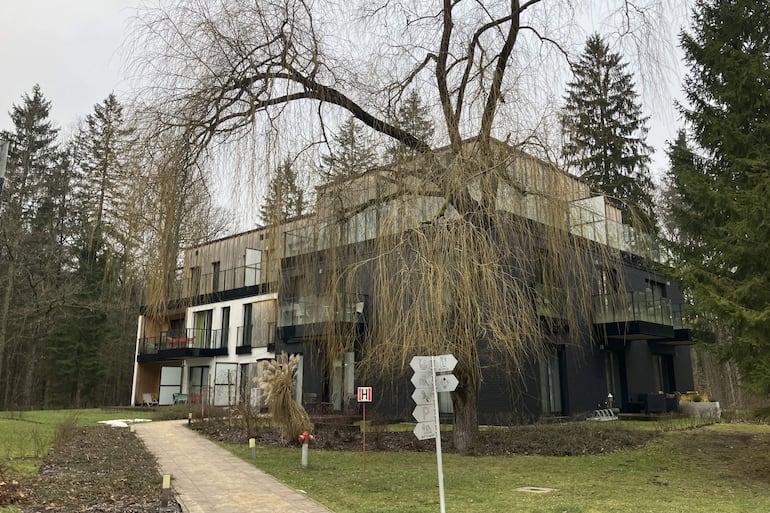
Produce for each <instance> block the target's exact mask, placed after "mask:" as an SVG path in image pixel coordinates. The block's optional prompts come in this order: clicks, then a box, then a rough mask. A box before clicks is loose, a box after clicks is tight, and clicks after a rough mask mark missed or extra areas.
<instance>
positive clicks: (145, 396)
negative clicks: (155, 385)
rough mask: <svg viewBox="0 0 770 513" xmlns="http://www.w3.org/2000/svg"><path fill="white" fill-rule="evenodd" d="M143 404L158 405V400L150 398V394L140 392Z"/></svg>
mask: <svg viewBox="0 0 770 513" xmlns="http://www.w3.org/2000/svg"><path fill="white" fill-rule="evenodd" d="M142 405H143V406H158V400H157V399H153V398H152V394H147V393H145V394H142Z"/></svg>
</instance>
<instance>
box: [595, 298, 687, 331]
mask: <svg viewBox="0 0 770 513" xmlns="http://www.w3.org/2000/svg"><path fill="white" fill-rule="evenodd" d="M594 325H595V326H596V327H597V328H598V329H599V330H600V333H601V335H603V336H605V337H607V338H610V339H611V338H616V339H623V340H663V339H673V338H674V337H675V335H676V334H675V330H674V317H673V314H672V308H671V301H670V300H669V299H667V298H662V297H655V296H653V295H652V294H650V293H648V292H626V293H620V294H602V295H599V296H596V297H595V298H594Z"/></svg>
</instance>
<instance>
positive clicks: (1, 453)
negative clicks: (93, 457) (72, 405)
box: [0, 409, 151, 477]
mask: <svg viewBox="0 0 770 513" xmlns="http://www.w3.org/2000/svg"><path fill="white" fill-rule="evenodd" d="M135 415H136V413H134V412H116V411H107V410H98V409H89V410H45V411H26V412H16V411H14V412H8V411H3V412H0V466H3V467H5V468H6V470H7V473H8V474H11V475H9V476H7V477H14V476H23V475H30V474H34V473H35V472H37V470H38V468H39V467H40V464H41V463H42V461H43V457H44V456H45V455H46V454H47V453H48V451H49V450H50V449H51V447H52V446H53V440H54V436H55V435H56V431H57V429H58V428H59V426H61V425H63V424H65V423H74V424H76V425H79V426H85V425H90V424H96V423H97V422H98V421H100V420H110V419H120V418H126V416H128V418H133V417H134V416H135ZM142 415H143V416H145V417H146V418H151V417H147V416H146V415H145V412H143V413H142Z"/></svg>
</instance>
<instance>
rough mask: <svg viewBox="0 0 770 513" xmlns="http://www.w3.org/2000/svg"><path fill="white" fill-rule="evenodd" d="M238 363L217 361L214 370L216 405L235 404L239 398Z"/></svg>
mask: <svg viewBox="0 0 770 513" xmlns="http://www.w3.org/2000/svg"><path fill="white" fill-rule="evenodd" d="M237 385H238V364H237V363H217V366H216V370H215V371H214V406H234V405H235V404H236V402H237V400H238V397H237V395H238V394H237V392H238V388H237Z"/></svg>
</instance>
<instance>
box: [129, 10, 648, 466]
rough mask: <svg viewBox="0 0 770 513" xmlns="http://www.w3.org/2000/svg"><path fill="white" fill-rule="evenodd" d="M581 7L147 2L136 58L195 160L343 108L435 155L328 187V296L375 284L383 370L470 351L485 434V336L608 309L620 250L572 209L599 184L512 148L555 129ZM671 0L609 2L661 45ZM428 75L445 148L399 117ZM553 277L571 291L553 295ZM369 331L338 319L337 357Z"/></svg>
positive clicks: (466, 379)
mask: <svg viewBox="0 0 770 513" xmlns="http://www.w3.org/2000/svg"><path fill="white" fill-rule="evenodd" d="M610 3H612V2H610ZM578 4H579V3H577V2H576V3H574V4H573V3H572V2H570V1H557V0H528V1H520V0H509V1H505V2H480V1H471V0H452V1H450V0H444V1H443V2H435V3H434V2H398V1H397V2H391V1H388V2H375V3H371V2H364V3H362V4H361V6H360V8H358V9H351V8H350V7H349V6H348V4H347V3H345V4H343V3H337V2H334V1H331V0H329V1H324V2H309V1H304V0H265V1H260V2H254V1H247V0H231V1H217V2H209V1H205V2H204V1H202V0H189V1H181V2H177V3H174V4H170V3H169V4H166V5H165V6H163V7H161V8H158V9H150V10H146V11H144V12H142V14H141V15H140V16H139V17H138V19H137V25H136V36H137V37H136V41H135V44H134V52H135V57H136V60H135V62H136V63H137V68H138V71H140V72H143V73H146V74H147V76H148V77H150V79H151V80H150V82H149V84H148V86H147V87H146V88H145V89H144V90H143V91H142V92H141V99H142V100H143V101H145V102H148V103H150V104H152V105H154V106H155V108H156V109H157V110H156V112H157V116H156V117H155V119H154V121H153V122H154V124H156V125H159V126H163V127H172V128H173V129H175V130H179V131H181V132H182V133H183V137H181V138H180V140H182V141H184V144H185V145H186V146H187V149H186V151H187V153H186V155H188V156H189V162H190V163H191V164H195V163H199V162H200V160H201V159H204V158H205V157H206V149H207V148H210V147H211V146H212V145H217V144H224V143H232V142H235V143H238V142H242V141H243V138H245V137H249V136H250V135H251V134H254V133H258V132H259V131H258V130H254V127H255V126H257V125H258V124H259V123H263V122H265V123H267V124H270V123H273V122H275V121H277V120H281V119H283V118H285V117H288V116H292V115H298V117H297V118H295V119H296V120H297V121H296V122H295V123H294V126H295V127H299V130H296V131H295V132H294V133H293V135H294V137H296V138H297V139H298V140H300V141H302V142H301V144H302V145H306V144H307V142H308V141H310V142H311V143H312V142H313V141H326V140H327V139H328V137H327V130H329V128H330V126H333V125H334V124H335V123H337V122H338V121H339V120H340V118H341V117H342V116H340V113H341V112H342V113H345V114H349V115H352V116H354V117H355V118H357V119H358V120H359V121H361V122H362V123H363V124H364V125H366V126H367V127H369V128H370V129H371V131H372V132H373V133H376V134H379V135H380V136H381V137H383V138H385V139H388V140H390V141H395V142H397V143H399V144H402V145H403V146H404V147H405V148H408V149H410V150H411V151H412V152H413V153H414V154H415V155H417V158H416V160H415V161H412V162H409V163H400V164H399V165H397V166H394V167H390V168H384V169H382V170H376V171H374V172H367V173H363V172H364V171H365V170H362V173H363V174H362V176H361V177H359V178H355V179H353V180H350V181H347V182H345V183H341V184H337V185H336V186H334V187H332V186H330V187H326V188H323V187H322V188H321V189H320V190H319V197H318V200H317V206H316V213H315V217H314V219H313V220H309V221H307V223H306V224H305V228H306V229H307V230H309V231H310V232H311V234H310V235H308V238H309V239H312V241H313V243H312V244H311V246H313V247H314V248H315V250H319V249H321V250H323V251H324V252H325V253H324V255H325V256H324V265H323V269H324V273H323V274H324V276H323V277H322V278H318V280H319V281H317V282H316V287H317V288H318V287H323V288H324V289H325V290H324V292H323V294H325V295H326V296H327V297H340V296H341V295H349V294H356V293H358V292H359V291H360V290H361V286H362V284H363V282H364V281H367V280H368V281H369V282H370V283H373V284H374V285H373V287H372V290H373V291H374V292H373V297H372V298H371V303H372V316H373V319H372V322H371V326H372V327H373V328H372V332H371V333H370V334H369V336H368V337H366V338H365V342H364V344H365V347H364V348H363V349H362V352H361V353H362V355H364V358H365V359H366V362H365V363H366V364H367V366H368V367H369V368H372V369H374V368H377V369H379V370H380V371H386V370H393V369H394V368H396V369H403V368H404V366H405V364H406V363H407V362H408V361H409V359H410V358H411V356H413V355H414V354H418V353H422V354H431V353H439V352H452V353H455V354H456V356H457V357H458V360H459V364H458V368H457V370H456V373H457V375H458V378H459V380H460V387H459V388H458V390H457V391H456V392H454V393H453V402H454V406H455V410H454V411H455V431H454V436H455V444H456V447H457V448H458V450H460V451H461V452H467V451H469V450H472V449H473V446H474V444H475V440H476V435H477V431H478V422H477V412H476V406H477V401H478V398H477V396H478V389H479V384H480V382H481V380H482V379H483V374H484V368H482V363H481V362H482V360H481V359H480V352H481V350H482V349H481V348H483V350H484V351H487V352H489V353H491V354H492V355H493V358H495V359H497V360H498V361H501V362H504V363H503V365H505V366H506V367H507V368H508V369H510V370H521V368H522V366H523V365H524V362H525V361H526V360H527V359H528V358H531V357H533V356H536V355H537V354H538V352H539V351H541V350H542V348H543V347H544V344H546V342H547V339H548V336H547V331H548V329H550V328H548V329H547V328H546V326H547V325H549V324H559V325H560V326H567V327H568V329H565V330H564V331H565V332H566V333H570V334H576V333H579V332H580V331H581V329H582V328H586V327H587V326H588V323H589V319H590V315H589V314H590V312H589V310H590V305H591V301H590V297H589V296H591V294H593V292H594V285H593V284H594V283H595V280H596V273H597V272H600V271H597V269H599V268H602V267H604V266H612V265H613V259H614V258H616V257H617V253H614V252H612V251H609V250H604V249H601V248H602V246H601V245H600V244H596V243H595V241H594V242H591V240H590V238H587V237H584V236H582V235H581V234H580V233H578V234H576V233H575V232H576V230H575V226H574V223H573V224H572V225H570V224H569V223H568V221H567V219H568V217H569V216H570V214H571V210H570V209H571V207H570V203H571V202H574V201H577V200H582V199H585V198H586V197H587V195H586V194H582V195H581V194H578V193H577V192H575V191H574V190H572V187H573V185H574V182H573V181H571V179H569V178H568V177H565V176H563V175H561V174H560V173H559V172H558V171H556V170H555V169H553V168H552V167H551V166H549V165H547V164H545V163H543V162H537V163H533V160H532V159H531V158H527V157H526V156H525V155H523V154H522V153H520V152H519V151H516V150H513V149H511V148H510V147H508V146H507V145H505V146H506V148H505V149H504V150H501V149H500V146H501V145H500V144H499V143H498V142H497V141H496V140H495V138H494V135H495V134H507V136H511V134H515V135H514V139H515V140H517V141H532V140H538V139H537V138H536V137H535V138H533V137H532V135H533V132H532V130H534V129H536V128H537V127H539V126H540V125H541V124H542V122H543V119H545V118H544V117H543V116H542V114H541V113H540V112H538V109H539V108H542V103H539V102H542V100H543V98H542V97H540V92H541V91H542V90H543V89H547V87H546V85H547V84H549V79H551V78H553V77H552V76H546V77H544V76H543V73H542V69H543V67H544V66H548V63H549V62H551V63H552V62H554V61H553V60H552V61H548V59H549V58H551V59H552V58H554V56H557V57H558V58H561V59H565V57H566V59H565V60H569V56H570V54H571V52H572V49H573V47H574V48H575V49H579V47H580V45H581V44H582V39H583V37H582V34H578V37H574V36H575V34H576V33H578V32H579V30H576V25H575V22H574V20H575V19H576V17H577V12H576V9H577V8H576V7H575V6H576V5H578ZM661 4H662V2H659V1H655V0H649V1H646V2H642V3H633V4H632V3H630V2H624V1H618V2H617V6H616V8H617V10H615V11H611V12H612V15H611V16H609V17H608V18H607V19H610V20H616V21H618V25H617V26H616V28H617V31H618V33H619V34H620V37H625V38H626V39H627V40H631V41H633V42H634V44H636V45H637V46H639V47H640V48H642V50H643V51H648V50H649V48H650V47H652V46H655V45H654V44H652V43H655V42H656V41H657V40H656V39H655V38H654V37H649V36H650V33H651V32H649V29H650V28H651V27H653V26H654V24H653V23H651V22H650V20H651V19H656V20H657V19H658V18H659V17H660V7H661ZM614 15H618V17H617V18H613V16H614ZM343 34H348V37H347V38H346V37H345V36H344V35H343ZM571 41H575V44H574V45H573V44H572V43H571ZM563 62H564V61H562V63H563ZM557 82H558V81H557ZM415 87H418V88H420V89H421V90H422V91H424V92H425V93H426V97H428V98H430V102H431V103H432V104H434V105H435V108H436V112H437V113H438V115H439V117H440V119H441V120H442V123H440V124H439V126H438V127H437V128H438V130H437V134H436V136H437V139H443V140H444V141H445V142H446V143H447V146H446V147H444V148H442V149H439V150H434V149H433V148H431V147H430V146H429V145H428V144H427V143H426V142H425V141H422V140H420V139H419V138H418V137H416V136H415V135H414V134H411V133H409V132H408V131H407V130H404V129H403V128H400V127H399V126H396V124H394V123H392V122H390V121H389V120H391V119H394V113H395V112H396V110H397V108H398V106H399V104H400V102H401V99H402V96H404V93H405V92H406V91H408V90H411V89H413V88H415ZM525 118H532V119H525ZM525 121H528V122H525ZM522 127H523V128H522ZM507 136H504V137H507ZM469 139H470V142H469ZM540 141H541V142H542V140H540ZM548 152H549V151H546V152H545V153H548ZM545 171H547V172H545ZM373 210H374V211H376V216H377V219H378V226H377V228H376V233H374V234H365V236H364V238H365V239H367V240H373V241H375V242H373V243H369V245H368V250H367V253H366V254H361V253H358V254H355V255H353V254H351V252H350V251H349V250H347V249H345V247H344V244H343V242H345V241H347V242H349V241H350V240H351V237H350V233H351V229H353V228H351V226H361V224H360V216H361V215H365V214H366V213H367V212H371V211H373ZM417 212H419V215H418V214H416V213H417ZM363 225H364V228H363V229H364V231H365V230H366V228H365V225H366V222H365V221H364V222H363ZM570 228H572V230H570ZM580 230H582V228H581V229H580ZM274 231H275V232H276V235H277V236H281V237H283V236H284V233H283V231H284V230H280V229H276V230H274ZM578 231H579V230H578ZM345 233H347V234H348V236H347V238H346V237H345V236H344V234H345ZM273 247H275V248H280V247H282V245H281V243H280V242H275V244H274V245H273ZM309 262H310V261H309ZM315 263H317V261H316V262H315ZM535 276H538V277H539V278H538V279H535V278H534V277H535ZM538 283H540V284H541V288H544V287H552V288H553V289H554V290H558V291H559V292H558V293H554V294H546V293H545V292H546V291H544V290H543V291H540V292H537V286H536V285H537V284H538ZM546 300H547V301H546ZM338 302H339V303H340V304H342V303H345V302H346V301H345V300H343V299H341V298H340V299H339V300H338ZM546 303H547V304H546ZM544 309H546V310H549V311H550V314H549V315H543V313H544V312H543V310H544ZM544 317H546V318H553V319H559V321H558V323H548V322H546V323H544V322H543V318H544ZM334 326H337V327H334ZM357 336H358V334H357V333H355V332H354V331H353V330H350V329H343V328H341V327H339V323H336V324H334V325H333V326H331V325H330V329H329V332H328V333H327V336H326V337H324V339H323V340H322V341H321V342H320V343H321V344H323V345H324V349H325V351H324V354H325V357H326V358H327V359H329V360H330V361H331V360H333V359H335V358H338V357H339V355H340V354H341V353H342V352H344V351H349V350H350V349H351V347H352V344H353V343H354V340H356V337H357Z"/></svg>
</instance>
